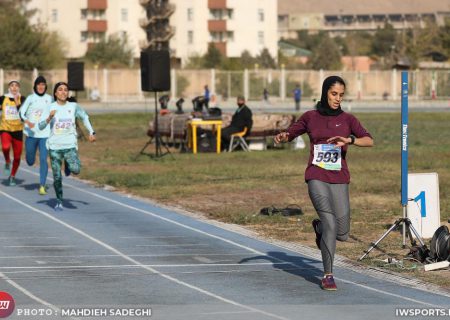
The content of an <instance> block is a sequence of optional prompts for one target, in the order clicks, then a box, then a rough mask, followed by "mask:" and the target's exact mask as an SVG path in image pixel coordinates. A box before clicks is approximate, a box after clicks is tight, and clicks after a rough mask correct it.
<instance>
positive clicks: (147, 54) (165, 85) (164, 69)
mask: <svg viewBox="0 0 450 320" xmlns="http://www.w3.org/2000/svg"><path fill="white" fill-rule="evenodd" d="M140 66H141V87H142V91H147V92H154V93H155V120H154V130H155V132H154V136H153V138H151V139H150V140H149V141H148V142H147V143H146V144H145V146H144V147H143V148H142V149H141V151H140V152H139V154H138V155H137V157H139V155H141V154H146V153H144V150H145V149H146V148H147V146H148V145H150V144H151V143H152V140H153V139H155V154H154V155H150V154H149V155H150V156H151V157H152V158H161V157H163V156H165V155H166V154H171V153H170V150H169V148H168V147H167V146H166V145H165V144H164V143H162V140H161V135H160V133H159V128H158V92H162V91H168V90H170V54H169V51H167V50H148V51H142V52H141V61H140ZM162 146H164V147H165V149H166V151H165V152H163V151H162V149H161V147H162ZM137 157H136V158H137Z"/></svg>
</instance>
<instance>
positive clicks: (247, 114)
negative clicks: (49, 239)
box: [222, 96, 253, 149]
mask: <svg viewBox="0 0 450 320" xmlns="http://www.w3.org/2000/svg"><path fill="white" fill-rule="evenodd" d="M237 105H238V108H237V110H236V112H235V113H234V114H233V117H232V118H231V123H230V125H229V126H228V127H226V128H223V129H222V149H228V147H229V145H230V140H231V135H232V134H233V133H237V132H241V131H244V128H245V127H247V133H246V135H248V134H249V133H250V130H251V128H252V125H253V119H252V111H251V110H250V108H249V107H247V106H246V104H245V98H244V97H243V96H238V98H237Z"/></svg>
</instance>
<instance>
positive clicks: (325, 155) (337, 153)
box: [312, 144, 342, 170]
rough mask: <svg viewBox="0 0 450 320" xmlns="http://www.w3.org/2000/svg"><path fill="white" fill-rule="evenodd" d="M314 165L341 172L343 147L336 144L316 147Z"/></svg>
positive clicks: (317, 145)
mask: <svg viewBox="0 0 450 320" xmlns="http://www.w3.org/2000/svg"><path fill="white" fill-rule="evenodd" d="M312 164H314V165H316V166H318V167H321V168H323V169H325V170H341V168H342V164H341V147H337V146H335V145H334V144H316V145H314V158H313V161H312Z"/></svg>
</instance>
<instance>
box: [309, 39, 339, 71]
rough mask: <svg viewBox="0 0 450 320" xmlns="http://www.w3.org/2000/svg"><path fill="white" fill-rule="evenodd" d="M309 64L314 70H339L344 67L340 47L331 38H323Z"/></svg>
mask: <svg viewBox="0 0 450 320" xmlns="http://www.w3.org/2000/svg"><path fill="white" fill-rule="evenodd" d="M308 64H309V65H310V67H311V68H312V69H314V70H320V69H324V70H339V69H340V68H341V66H342V63H341V53H340V48H339V46H338V45H337V44H336V43H335V42H334V41H333V40H332V39H330V37H328V36H326V37H323V38H322V40H321V41H320V43H319V45H318V46H317V47H316V48H315V50H314V51H313V54H312V56H311V60H310V61H309V62H308Z"/></svg>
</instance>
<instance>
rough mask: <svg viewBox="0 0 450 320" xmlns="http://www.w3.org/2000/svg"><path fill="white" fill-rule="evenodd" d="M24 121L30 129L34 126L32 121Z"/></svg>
mask: <svg viewBox="0 0 450 320" xmlns="http://www.w3.org/2000/svg"><path fill="white" fill-rule="evenodd" d="M25 123H26V124H27V125H28V127H29V128H30V129H33V128H34V123H33V122H31V121H29V120H26V121H25Z"/></svg>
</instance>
